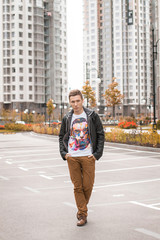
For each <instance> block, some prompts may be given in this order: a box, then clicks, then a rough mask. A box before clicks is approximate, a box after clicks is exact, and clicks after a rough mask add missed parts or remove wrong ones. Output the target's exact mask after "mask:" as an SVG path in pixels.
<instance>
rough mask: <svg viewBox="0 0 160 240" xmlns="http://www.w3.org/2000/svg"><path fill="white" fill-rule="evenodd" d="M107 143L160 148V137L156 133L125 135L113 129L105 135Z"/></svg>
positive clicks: (119, 130) (121, 131)
mask: <svg viewBox="0 0 160 240" xmlns="http://www.w3.org/2000/svg"><path fill="white" fill-rule="evenodd" d="M105 140H106V141H107V142H117V143H126V144H134V145H141V146H150V147H160V135H159V134H158V133H157V132H153V131H148V132H145V133H142V132H141V133H138V134H137V133H136V132H135V133H125V132H124V131H123V130H121V129H113V130H112V131H111V132H107V133H105Z"/></svg>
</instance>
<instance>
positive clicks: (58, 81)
mask: <svg viewBox="0 0 160 240" xmlns="http://www.w3.org/2000/svg"><path fill="white" fill-rule="evenodd" d="M0 14H1V16H2V24H1V26H0V34H1V36H2V41H1V42H0V63H1V64H0V68H1V69H0V108H1V109H2V108H3V107H4V108H8V109H18V110H19V111H24V110H25V109H28V111H29V112H32V111H33V110H34V111H36V112H38V113H44V111H45V105H46V104H45V103H46V102H47V101H48V100H49V99H50V98H52V99H53V101H54V103H56V105H57V108H58V107H59V106H60V105H62V103H65V102H66V103H67V89H68V80H67V28H66V1H65V0H54V1H53V0H36V1H33V0H25V1H24V0H20V1H16V0H3V3H2V4H1V5H0Z"/></svg>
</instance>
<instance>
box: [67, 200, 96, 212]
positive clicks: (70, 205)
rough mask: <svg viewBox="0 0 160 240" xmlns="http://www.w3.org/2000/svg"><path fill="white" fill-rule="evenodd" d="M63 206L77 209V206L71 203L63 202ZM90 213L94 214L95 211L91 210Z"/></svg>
mask: <svg viewBox="0 0 160 240" xmlns="http://www.w3.org/2000/svg"><path fill="white" fill-rule="evenodd" d="M63 204H64V205H66V206H69V207H72V208H75V209H77V207H76V205H75V204H73V203H70V202H63ZM88 212H93V210H91V209H89V210H88Z"/></svg>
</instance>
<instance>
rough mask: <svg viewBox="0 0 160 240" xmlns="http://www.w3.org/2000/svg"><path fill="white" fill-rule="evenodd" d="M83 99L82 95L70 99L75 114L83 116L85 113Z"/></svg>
mask: <svg viewBox="0 0 160 240" xmlns="http://www.w3.org/2000/svg"><path fill="white" fill-rule="evenodd" d="M83 101H84V100H83V99H82V98H81V96H80V95H76V96H71V97H70V99H69V103H70V105H71V107H72V108H73V111H74V113H75V114H77V115H78V114H81V113H82V112H83Z"/></svg>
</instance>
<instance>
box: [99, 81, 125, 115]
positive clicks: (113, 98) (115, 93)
mask: <svg viewBox="0 0 160 240" xmlns="http://www.w3.org/2000/svg"><path fill="white" fill-rule="evenodd" d="M117 86H118V83H117V82H115V81H114V80H113V82H112V83H111V84H109V85H108V89H107V90H106V91H105V94H104V95H103V96H104V98H105V100H106V106H107V107H113V117H115V106H116V105H119V104H121V103H122V99H123V95H122V94H121V92H120V91H119V90H118V89H117Z"/></svg>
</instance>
